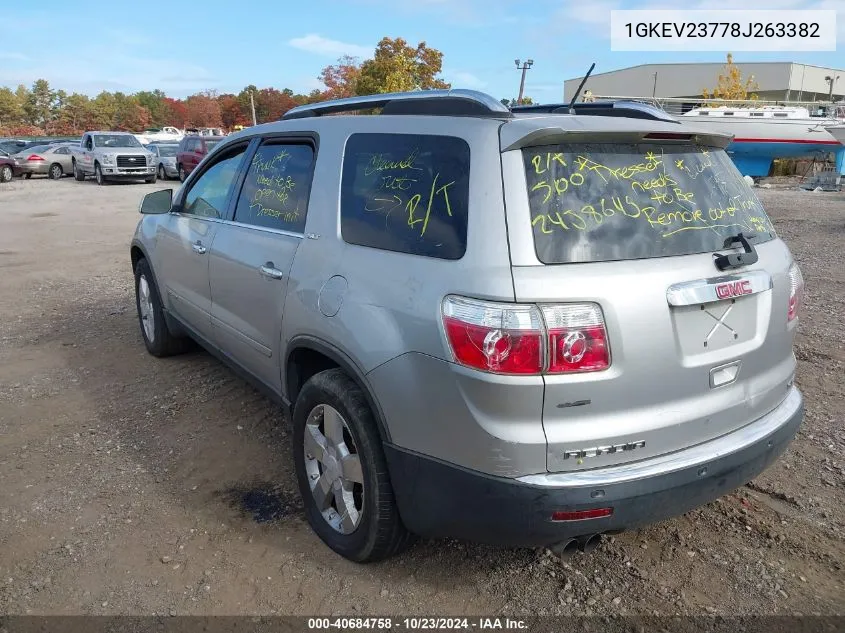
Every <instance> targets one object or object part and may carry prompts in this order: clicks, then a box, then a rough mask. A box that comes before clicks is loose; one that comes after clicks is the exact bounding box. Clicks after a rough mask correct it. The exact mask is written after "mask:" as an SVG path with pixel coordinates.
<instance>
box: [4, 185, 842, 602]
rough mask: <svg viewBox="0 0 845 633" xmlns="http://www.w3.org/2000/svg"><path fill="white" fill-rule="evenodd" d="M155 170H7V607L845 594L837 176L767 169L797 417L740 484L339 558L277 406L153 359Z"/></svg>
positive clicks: (218, 378) (235, 383) (191, 357)
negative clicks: (774, 185) (148, 206)
mask: <svg viewBox="0 0 845 633" xmlns="http://www.w3.org/2000/svg"><path fill="white" fill-rule="evenodd" d="M161 186H162V185H161V183H159V184H158V185H155V186H154V185H143V184H137V185H133V184H126V185H112V186H108V187H98V186H96V185H95V184H93V183H85V184H81V183H76V182H74V181H73V180H71V179H64V180H62V181H59V182H53V181H46V180H43V179H33V180H31V181H21V180H15V181H14V182H12V183H10V184H5V185H0V271H2V272H0V482H2V485H0V613H5V614H10V613H16V614H28V613H33V614H172V615H175V614H268V615H269V614H347V615H354V614H374V613H377V614H396V615H399V614H432V612H434V614H439V615H458V614H509V615H527V614H564V615H569V614H578V615H585V614H601V615H614V614H645V615H653V614H661V615H662V614H715V613H719V614H763V613H768V614H787V613H788V614H810V613H819V614H842V613H845V600H843V596H845V570H843V564H845V544H843V541H845V539H843V527H845V503H843V501H845V494H843V482H845V459H843V457H842V455H843V452H845V430H843V406H842V405H843V398H842V396H843V391H845V381H843V377H842V376H843V366H845V346H843V328H842V324H843V316H845V309H843V297H845V273H843V269H845V266H843V252H845V194H831V193H809V192H799V191H792V190H777V189H768V190H764V189H761V190H758V191H759V194H760V197H761V198H762V199H763V201H764V203H765V204H766V205H767V207H768V209H769V212H770V214H771V215H772V217H773V220H774V221H775V225H776V228H777V229H778V231H779V232H780V234H781V235H782V237H783V238H784V239H785V240H786V241H787V242H788V243H789V245H790V247H791V248H792V250H793V252H794V253H795V256H796V258H797V259H798V261H799V263H800V265H801V267H802V270H803V273H804V277H805V279H806V284H807V293H806V297H807V298H806V308H805V311H804V313H803V314H802V317H801V318H802V321H801V326H800V334H799V337H798V340H797V346H796V355H797V356H798V359H799V369H798V383H799V386H800V387H801V389H802V390H803V392H804V394H805V397H806V407H807V412H806V421H805V424H804V425H803V427H802V429H801V431H800V433H799V435H798V438H797V439H796V441H795V442H794V443H793V445H792V446H791V448H790V449H789V450H788V452H787V453H786V454H785V455H784V456H783V458H781V459H780V460H779V461H778V462H777V463H775V464H774V465H773V466H772V467H771V468H770V469H769V470H768V471H767V472H766V473H764V474H763V475H761V476H760V477H759V478H758V479H756V480H755V481H753V482H751V483H749V484H748V485H747V486H745V487H743V488H741V489H739V490H737V491H735V492H734V493H732V494H729V495H727V496H725V497H723V498H721V499H719V500H718V501H716V502H714V503H712V504H710V505H708V506H706V507H703V508H701V509H699V510H696V511H694V512H691V513H689V514H687V515H685V516H683V517H680V518H677V519H674V520H671V521H666V522H663V523H660V524H657V525H654V526H651V527H649V528H647V529H643V530H640V531H635V532H630V533H625V534H621V535H617V536H615V537H611V538H609V539H606V540H605V542H604V543H603V545H602V546H601V547H600V548H599V549H598V550H597V551H595V552H593V553H592V554H589V555H584V554H580V553H579V554H576V555H575V556H574V557H572V558H570V559H567V560H561V559H559V558H558V557H555V556H553V555H551V554H550V553H549V552H547V551H532V550H500V549H494V548H489V547H484V546H479V545H473V544H467V543H463V542H457V541H422V542H420V543H418V544H417V545H416V546H414V548H412V549H411V550H410V551H409V552H408V553H406V554H404V555H402V556H400V557H398V558H395V559H393V560H390V561H387V562H385V563H380V564H376V565H369V566H359V565H355V564H353V563H350V562H347V561H345V560H343V559H341V558H339V557H337V556H336V555H334V554H333V553H332V552H331V551H330V550H328V549H327V548H326V547H324V546H323V545H322V544H321V543H320V542H319V541H318V539H317V538H316V537H315V536H314V535H313V534H312V533H311V531H310V529H309V528H308V526H307V524H306V523H305V520H304V515H303V511H302V506H301V503H300V501H299V499H298V498H297V493H296V491H295V487H296V486H295V481H294V477H293V472H292V465H291V463H290V460H289V458H288V456H289V453H290V446H289V433H288V430H287V428H286V426H285V424H284V420H283V418H282V415H281V414H280V412H279V411H278V409H277V408H276V407H275V406H273V405H272V404H271V403H270V402H269V401H268V400H266V399H265V398H263V397H262V396H261V395H259V394H258V393H257V392H256V391H254V390H253V389H252V388H251V387H249V386H248V385H247V384H245V383H244V382H242V381H241V380H240V379H238V378H237V377H235V376H234V375H233V374H232V373H231V372H230V371H228V370H227V369H226V368H225V367H223V366H222V365H220V364H219V363H218V362H217V361H215V360H214V359H212V358H211V357H210V356H208V355H207V354H205V353H203V352H199V351H198V352H194V353H191V354H188V355H186V356H181V357H177V358H172V359H167V360H157V359H154V358H153V357H151V356H149V355H148V354H147V353H146V351H145V350H144V347H143V344H142V342H141V338H140V334H139V331H138V325H137V320H136V316H135V307H134V298H133V291H132V276H131V272H130V269H129V264H128V244H129V239H130V236H131V233H132V229H133V228H134V225H135V223H136V221H137V219H138V215H137V204H138V202H139V200H140V198H141V196H142V195H143V194H144V193H146V192H148V191H152V190H154V189H156V188H160V187H161Z"/></svg>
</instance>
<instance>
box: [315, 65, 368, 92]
mask: <svg viewBox="0 0 845 633" xmlns="http://www.w3.org/2000/svg"><path fill="white" fill-rule="evenodd" d="M360 76H361V64H360V63H359V62H358V59H357V58H356V57H350V56H349V55H344V56H343V57H341V58H340V59H338V60H337V63H336V64H333V65H331V66H326V67H325V68H323V71H322V72H321V73H320V76H319V77H318V79H319V80H320V81H322V82H323V85H325V86H326V89H325V90H323V92H322V97H323V98H324V99H343V98H345V97H354V96H355V95H356V92H355V89H356V84H357V83H358V79H359V77H360Z"/></svg>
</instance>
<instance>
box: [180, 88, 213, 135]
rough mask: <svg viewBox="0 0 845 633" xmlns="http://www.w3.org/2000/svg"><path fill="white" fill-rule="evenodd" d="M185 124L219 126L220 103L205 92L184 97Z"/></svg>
mask: <svg viewBox="0 0 845 633" xmlns="http://www.w3.org/2000/svg"><path fill="white" fill-rule="evenodd" d="M185 110H186V113H187V121H186V122H185V123H186V124H187V125H190V126H194V127H220V126H221V125H222V122H221V120H220V104H219V103H217V99H216V98H214V97H210V96H208V95H206V94H195V95H191V96H190V97H188V98H187V99H185Z"/></svg>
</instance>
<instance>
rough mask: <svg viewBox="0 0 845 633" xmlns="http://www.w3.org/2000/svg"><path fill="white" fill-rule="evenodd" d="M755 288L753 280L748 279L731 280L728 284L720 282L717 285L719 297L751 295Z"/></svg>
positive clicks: (728, 297)
mask: <svg viewBox="0 0 845 633" xmlns="http://www.w3.org/2000/svg"><path fill="white" fill-rule="evenodd" d="M752 292H754V290H752V289H751V282H750V281H748V280H747V279H746V280H745V281H731V282H728V283H726V284H719V285H718V286H716V296H717V297H719V299H730V298H731V297H741V296H742V295H750V294H751V293H752Z"/></svg>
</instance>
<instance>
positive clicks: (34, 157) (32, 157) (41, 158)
mask: <svg viewBox="0 0 845 633" xmlns="http://www.w3.org/2000/svg"><path fill="white" fill-rule="evenodd" d="M27 160H44V158H43V157H42V156H39V155H38V154H30V155H29V158H27Z"/></svg>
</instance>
